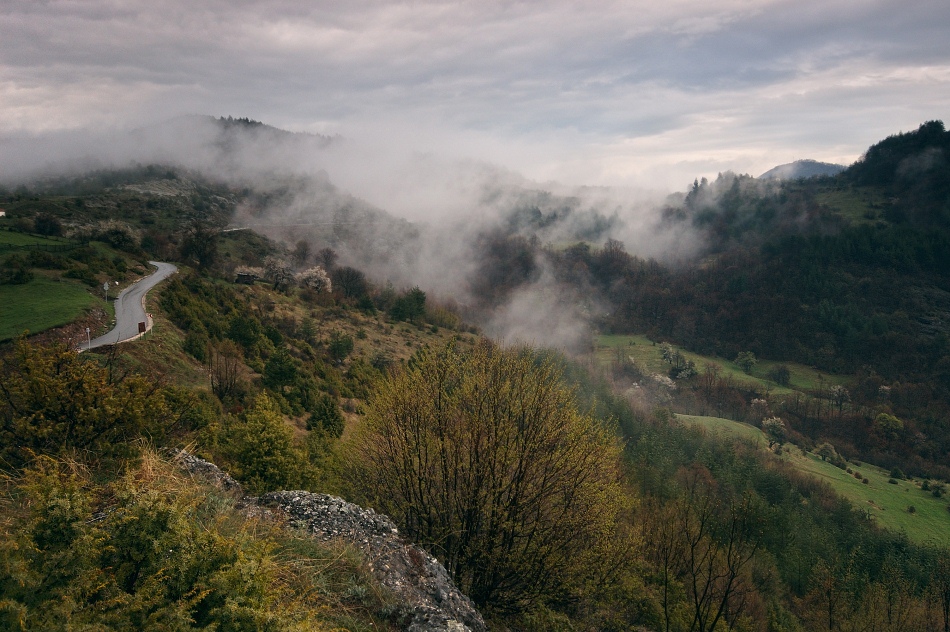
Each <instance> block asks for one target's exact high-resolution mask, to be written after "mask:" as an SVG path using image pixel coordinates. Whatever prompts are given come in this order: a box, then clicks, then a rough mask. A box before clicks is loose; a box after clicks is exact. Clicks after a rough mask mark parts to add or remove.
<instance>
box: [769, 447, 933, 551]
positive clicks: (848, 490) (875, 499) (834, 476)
mask: <svg viewBox="0 0 950 632" xmlns="http://www.w3.org/2000/svg"><path fill="white" fill-rule="evenodd" d="M790 452H791V454H790V456H789V457H788V458H789V463H791V464H792V465H794V466H795V467H796V468H797V469H799V470H801V471H803V472H808V473H809V474H812V475H814V476H817V477H818V478H820V479H822V480H823V481H825V482H827V483H828V484H830V485H831V486H832V487H833V488H834V490H835V491H836V492H838V493H839V494H841V495H842V496H844V497H845V498H847V499H848V500H850V501H851V503H852V504H853V505H854V506H855V507H857V508H858V509H860V510H863V511H865V513H866V514H867V515H868V516H870V517H871V518H872V519H873V520H874V521H875V522H877V524H879V525H880V526H882V527H884V528H886V529H890V530H892V531H904V532H906V533H907V537H908V538H909V539H910V540H912V541H913V542H918V543H922V544H923V543H928V542H932V543H936V544H940V545H942V546H948V545H950V510H948V509H947V506H948V502H950V498H946V497H945V498H935V497H934V496H933V494H931V493H930V492H928V491H924V490H923V489H921V481H919V480H898V481H896V484H892V483H889V482H888V480H893V479H891V477H890V473H889V472H887V471H886V470H882V469H881V468H878V467H874V466H873V465H868V464H862V465H860V466H858V465H853V464H850V463H849V464H848V467H849V468H850V469H851V470H852V471H853V472H857V473H859V474H860V475H861V477H862V479H864V478H866V479H868V482H867V484H864V483H863V482H862V480H859V479H858V478H856V477H855V476H854V474H848V472H847V471H845V470H842V469H839V468H837V467H835V466H833V465H831V464H830V463H826V462H824V461H822V460H821V459H820V458H819V457H817V456H815V455H814V454H810V453H809V454H802V453H801V452H800V451H799V450H796V449H792V450H791V451H790ZM911 507H913V508H914V510H913V512H912V511H911V510H910V508H911Z"/></svg>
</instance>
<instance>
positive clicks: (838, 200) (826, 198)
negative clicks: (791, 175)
mask: <svg viewBox="0 0 950 632" xmlns="http://www.w3.org/2000/svg"><path fill="white" fill-rule="evenodd" d="M816 197H817V200H818V202H819V203H820V204H824V205H825V206H828V207H829V208H832V209H834V210H835V211H837V212H838V213H840V214H841V215H843V216H844V217H846V218H848V219H849V220H850V221H851V222H853V223H854V224H872V223H874V222H877V221H880V220H881V219H882V215H883V214H882V212H881V207H882V205H883V204H884V203H885V202H886V198H885V196H884V194H883V193H881V192H879V191H876V190H873V189H870V188H865V189H863V190H862V191H860V192H856V191H850V190H847V189H841V190H828V191H820V192H819V193H818V195H817V196H816Z"/></svg>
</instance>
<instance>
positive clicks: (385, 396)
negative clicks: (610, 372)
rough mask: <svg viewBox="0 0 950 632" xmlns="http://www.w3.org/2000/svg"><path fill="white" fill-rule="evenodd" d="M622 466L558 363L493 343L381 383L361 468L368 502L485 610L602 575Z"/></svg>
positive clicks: (433, 355)
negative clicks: (426, 550)
mask: <svg viewBox="0 0 950 632" xmlns="http://www.w3.org/2000/svg"><path fill="white" fill-rule="evenodd" d="M620 454H621V452H620V446H619V444H618V442H617V440H616V438H615V437H614V436H613V433H612V431H611V430H609V429H608V428H605V427H604V426H603V425H602V424H601V423H600V422H599V421H598V420H596V419H594V418H593V417H592V416H590V415H585V414H581V413H580V412H578V410H577V403H576V400H575V397H574V394H573V392H572V391H571V390H569V389H568V388H566V387H565V386H564V385H563V384H562V382H561V376H560V373H559V370H558V369H557V367H556V364H555V362H554V361H553V360H552V359H544V358H540V357H536V356H534V355H532V354H531V353H529V352H528V351H526V350H503V349H500V348H498V347H495V346H493V345H491V344H490V343H488V342H483V343H481V344H479V345H477V346H476V347H475V348H473V349H470V350H463V349H460V348H459V347H456V346H453V345H449V346H447V347H444V348H442V349H440V350H438V351H428V350H425V351H421V352H419V353H418V354H417V355H416V356H414V357H413V358H412V359H411V361H410V362H409V363H408V365H407V367H406V368H405V369H404V370H402V371H399V372H397V373H395V374H394V375H392V376H391V377H390V378H389V379H388V380H387V381H385V382H384V383H383V384H381V385H380V387H379V389H378V390H377V392H376V394H375V397H374V398H373V399H372V400H371V401H370V403H369V404H368V411H367V416H366V419H365V422H364V425H363V426H362V427H361V428H360V430H359V431H358V432H357V433H356V436H355V437H354V439H353V443H352V444H351V452H350V457H351V461H352V466H353V474H354V476H355V479H356V480H359V481H361V483H362V485H361V488H362V489H363V490H364V491H365V493H366V494H367V495H368V498H367V502H369V503H371V504H372V505H373V506H375V507H377V508H379V509H380V510H382V511H383V512H385V513H387V514H388V515H390V516H392V517H393V519H394V520H395V521H396V522H397V523H398V524H399V525H400V528H401V530H402V531H403V532H404V533H405V534H406V536H407V537H408V538H410V539H412V540H414V541H417V542H420V543H422V544H423V545H424V546H426V547H428V548H429V549H430V550H432V551H433V553H434V554H436V556H437V557H438V558H439V559H441V560H444V561H445V564H446V566H447V568H448V570H449V573H450V574H451V575H453V576H454V578H455V580H456V582H457V583H458V584H459V586H460V587H461V588H462V589H463V590H464V591H465V592H466V593H467V594H468V595H469V596H470V597H471V598H472V599H473V600H474V601H475V602H476V603H478V604H481V605H489V606H492V607H496V608H499V609H503V610H507V611H513V610H514V611H517V610H521V609H525V608H530V607H531V606H532V605H533V604H536V603H539V602H543V601H544V600H545V599H547V598H554V597H556V596H564V595H565V594H566V593H568V592H569V591H570V590H571V589H572V586H578V585H579V584H581V583H584V582H585V581H587V579H590V580H593V578H594V577H598V576H599V574H600V573H601V572H603V571H604V570H605V569H604V567H603V566H602V565H603V564H605V563H607V560H606V558H607V557H609V556H606V555H603V554H602V553H603V550H604V547H606V546H610V545H612V544H613V543H615V542H616V541H617V538H618V536H617V534H616V531H615V525H616V520H617V516H618V512H619V511H620V510H621V508H622V505H623V502H624V493H623V490H622V489H621V488H620V485H619V482H618V481H619V480H620V470H619V463H620V461H619V459H620ZM419 481H425V484H424V485H419V484H418V482H419ZM540 516H544V518H542V519H538V518H535V517H540Z"/></svg>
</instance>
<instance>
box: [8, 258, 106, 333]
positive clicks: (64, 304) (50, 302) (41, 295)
mask: <svg viewBox="0 0 950 632" xmlns="http://www.w3.org/2000/svg"><path fill="white" fill-rule="evenodd" d="M100 303H102V300H101V299H100V298H96V297H95V296H93V295H92V294H91V293H90V292H89V290H88V289H87V288H86V287H85V286H83V285H82V284H80V283H78V282H74V281H66V280H65V279H64V280H61V281H60V280H56V279H53V278H51V277H48V276H44V275H42V274H37V275H36V276H35V278H34V279H33V280H32V281H30V282H29V283H26V284H23V285H0V340H9V339H11V338H14V337H16V336H18V335H20V334H22V333H23V332H24V331H26V330H29V331H30V332H31V333H38V332H40V331H45V330H46V329H49V328H51V327H59V326H61V325H66V324H68V323H71V322H72V321H74V320H76V319H77V318H79V317H80V316H82V315H83V314H84V313H85V312H86V311H87V310H89V309H91V308H92V307H93V306H95V305H97V304H100Z"/></svg>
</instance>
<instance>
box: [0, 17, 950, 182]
mask: <svg viewBox="0 0 950 632" xmlns="http://www.w3.org/2000/svg"><path fill="white" fill-rule="evenodd" d="M948 109H950V2H947V1H946V0H911V1H910V2H908V1H906V0H904V1H902V2H896V1H892V0H817V1H816V0H720V1H718V2H697V1H694V0H664V1H663V2H658V1H643V0H632V1H616V2H612V1H598V0H587V1H583V2H581V1H579V0H574V1H562V0H548V1H544V2H540V1H539V2H530V1H528V2H502V1H494V0H476V1H470V2H469V1H460V2H426V1H414V2H373V1H363V0H347V1H345V2H341V1H338V0H337V1H334V2H326V1H314V2H301V1H300V0H286V1H285V0H265V1H260V2H247V1H241V0H161V1H160V2H157V1H155V0H148V1H123V0H112V1H106V0H100V1H95V0H45V1H35V0H0V142H3V140H4V139H11V138H15V139H19V140H21V141H22V139H23V138H30V137H34V136H36V137H39V136H44V135H46V136H48V135H54V137H55V135H56V134H60V133H63V132H66V133H75V132H77V131H79V130H84V131H88V130H93V131H115V130H122V129H134V128H135V127H137V126H145V125H149V124H152V123H156V122H160V121H163V120H167V119H170V118H173V117H175V116H179V115H183V114H209V115H214V116H229V115H230V116H235V117H249V118H251V119H255V120H259V121H263V122H265V123H268V124H270V125H274V126H277V127H281V128H283V129H287V130H291V131H301V132H318V133H323V134H338V135H341V136H343V137H345V138H351V139H357V140H360V141H364V142H365V143H366V144H367V146H370V147H375V148H377V150H378V151H379V152H394V151H399V152H407V153H413V152H415V153H422V154H435V155H440V156H445V157H449V158H472V159H475V160H479V161H485V162H488V163H490V164H494V165H498V166H500V167H503V168H505V169H510V170H512V171H515V172H517V173H519V174H523V175H524V176H525V177H527V178H531V179H534V180H536V181H539V182H544V181H558V182H562V183H565V184H569V185H581V184H585V185H612V186H630V187H640V188H649V189H655V190H670V191H674V190H684V189H685V188H686V186H687V185H688V184H689V183H690V182H692V180H693V179H694V178H696V177H701V176H707V177H714V176H715V175H716V174H717V173H718V172H721V171H726V170H732V171H735V172H737V173H749V174H751V175H759V174H760V173H762V172H764V171H766V170H768V169H769V168H771V167H773V166H775V165H778V164H782V163H787V162H791V161H793V160H796V159H801V158H811V159H816V160H822V161H826V162H837V163H841V164H849V163H851V162H853V161H854V160H856V159H858V158H859V156H860V155H861V153H862V152H863V151H864V150H865V149H867V147H868V146H869V145H871V144H873V143H874V142H877V141H878V140H881V139H882V138H884V137H886V136H888V135H890V134H894V133H897V132H900V131H910V130H913V129H916V128H917V127H918V126H919V125H920V124H921V123H923V122H924V121H927V120H933V119H941V120H948ZM948 122H950V121H948ZM0 167H2V166H0Z"/></svg>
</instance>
